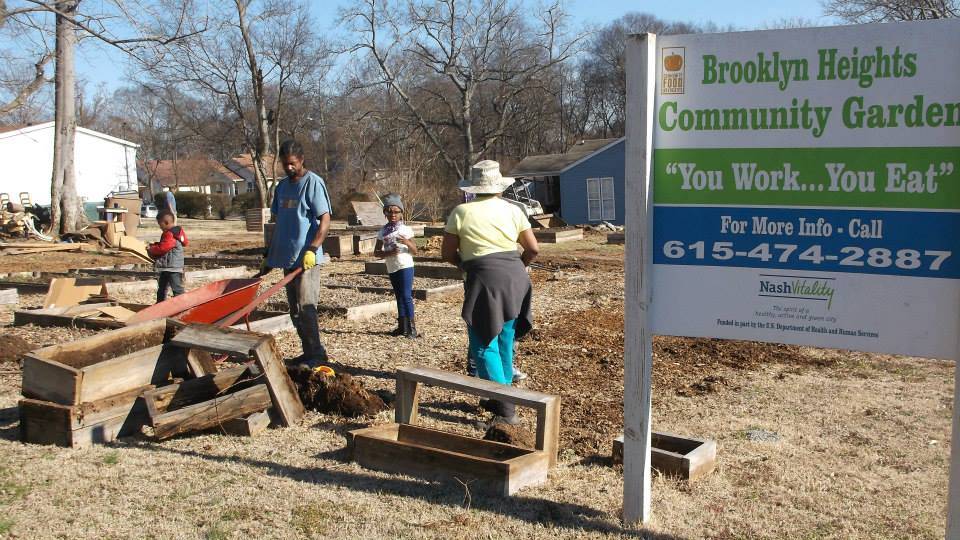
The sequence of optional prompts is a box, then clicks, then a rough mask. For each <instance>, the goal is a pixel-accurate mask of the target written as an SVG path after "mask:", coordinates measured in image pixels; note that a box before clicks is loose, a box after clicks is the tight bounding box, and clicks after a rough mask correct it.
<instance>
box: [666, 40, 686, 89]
mask: <svg viewBox="0 0 960 540" xmlns="http://www.w3.org/2000/svg"><path fill="white" fill-rule="evenodd" d="M660 57H661V60H660V64H661V66H663V69H662V70H661V71H662V73H661V75H660V93H661V94H682V93H683V75H684V72H686V63H687V59H686V56H685V54H684V47H664V48H663V49H660Z"/></svg>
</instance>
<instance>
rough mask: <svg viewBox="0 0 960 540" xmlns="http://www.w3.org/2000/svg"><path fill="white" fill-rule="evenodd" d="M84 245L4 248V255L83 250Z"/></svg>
mask: <svg viewBox="0 0 960 540" xmlns="http://www.w3.org/2000/svg"><path fill="white" fill-rule="evenodd" d="M83 246H84V244H61V245H56V246H43V247H28V248H21V249H4V250H3V255H32V254H34V253H48V252H53V251H83Z"/></svg>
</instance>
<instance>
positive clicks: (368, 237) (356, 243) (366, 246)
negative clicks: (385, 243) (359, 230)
mask: <svg viewBox="0 0 960 540" xmlns="http://www.w3.org/2000/svg"><path fill="white" fill-rule="evenodd" d="M376 247H377V235H376V234H355V235H353V254H354V255H369V254H371V253H373V250H374V249H375V248H376Z"/></svg>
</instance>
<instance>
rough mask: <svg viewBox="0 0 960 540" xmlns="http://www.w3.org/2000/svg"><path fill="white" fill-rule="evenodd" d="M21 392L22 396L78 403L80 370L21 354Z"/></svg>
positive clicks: (69, 403)
mask: <svg viewBox="0 0 960 540" xmlns="http://www.w3.org/2000/svg"><path fill="white" fill-rule="evenodd" d="M21 370H22V375H21V378H22V383H21V390H20V391H21V393H22V394H23V396H24V397H27V398H34V399H40V400H45V401H52V402H55V403H63V404H68V405H72V404H74V403H78V401H77V395H78V394H79V393H80V370H78V369H74V368H72V367H70V366H67V365H64V364H60V363H59V362H55V361H52V360H47V359H42V358H37V357H35V356H34V355H33V354H32V353H27V354H25V355H23V365H22V368H21Z"/></svg>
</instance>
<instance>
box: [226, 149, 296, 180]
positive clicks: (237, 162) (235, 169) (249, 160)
mask: <svg viewBox="0 0 960 540" xmlns="http://www.w3.org/2000/svg"><path fill="white" fill-rule="evenodd" d="M263 164H264V166H265V167H266V168H267V170H268V171H269V169H270V167H271V166H272V165H273V154H266V155H264V156H263ZM277 164H278V166H279V161H278V162H277ZM223 165H224V167H225V168H226V169H227V170H229V171H230V172H232V173H233V174H234V175H235V176H239V177H240V178H242V179H244V180H253V178H254V175H253V156H251V155H250V154H239V155H237V156H235V157H232V158H230V159H228V160H227V161H225V162H224V163H223ZM278 174H279V175H282V174H283V172H282V171H281V170H280V169H279V168H278V169H276V170H274V172H273V175H272V176H271V177H270V178H268V180H269V179H271V178H276V177H277V175H278ZM268 175H269V173H268Z"/></svg>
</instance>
